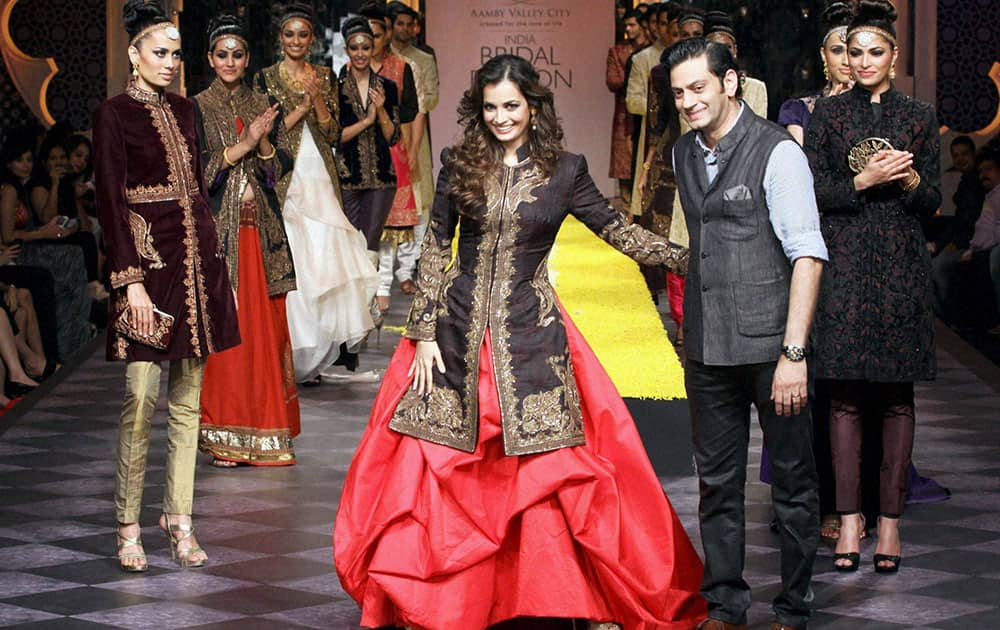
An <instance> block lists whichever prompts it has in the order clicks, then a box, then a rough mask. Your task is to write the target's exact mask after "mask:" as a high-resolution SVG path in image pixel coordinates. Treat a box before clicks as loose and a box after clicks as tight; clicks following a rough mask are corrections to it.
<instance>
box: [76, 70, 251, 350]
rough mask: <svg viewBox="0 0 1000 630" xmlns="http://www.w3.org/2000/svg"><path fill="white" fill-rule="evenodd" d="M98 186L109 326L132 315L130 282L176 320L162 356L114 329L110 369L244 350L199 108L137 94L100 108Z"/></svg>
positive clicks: (97, 115)
mask: <svg viewBox="0 0 1000 630" xmlns="http://www.w3.org/2000/svg"><path fill="white" fill-rule="evenodd" d="M94 180H95V184H96V188H97V211H98V218H99V219H100V222H101V227H102V229H103V231H104V244H105V249H106V250H107V254H108V267H109V270H110V272H111V286H112V289H113V293H112V296H111V299H110V300H109V302H108V304H109V311H110V316H111V317H112V318H116V317H117V316H118V315H119V314H120V313H121V312H122V311H123V310H124V309H125V308H127V307H128V299H127V297H126V292H125V287H126V285H128V284H131V283H133V282H142V283H143V285H145V287H146V291H147V292H148V293H149V297H150V299H151V300H152V301H153V304H155V305H156V306H157V308H159V309H160V310H161V311H164V312H166V313H169V314H170V315H173V316H174V328H173V336H172V339H171V342H170V345H169V347H167V349H166V350H163V351H160V350H156V349H155V348H152V347H150V346H147V345H144V344H139V343H136V342H133V341H130V340H128V339H126V338H125V337H123V336H121V335H118V334H117V333H115V331H114V326H113V325H109V326H108V360H109V361H114V360H122V359H124V360H126V361H169V360H175V359H185V358H192V357H204V356H207V355H208V354H210V353H212V352H219V351H221V350H225V349H226V348H230V347H232V346H235V345H237V344H239V342H240V334H239V326H238V324H237V319H236V305H235V304H234V302H233V294H232V289H231V287H230V284H229V277H228V273H227V272H226V263H225V261H224V260H223V258H222V256H221V254H220V252H219V241H218V237H217V236H216V232H215V220H214V219H213V218H212V212H211V209H210V207H209V204H208V201H207V195H206V194H205V184H204V182H203V180H202V167H201V150H200V149H199V146H198V132H197V129H196V127H195V109H194V105H193V103H192V102H191V101H189V100H188V99H186V98H184V97H182V96H178V95H176V94H171V93H163V94H160V93H153V92H146V91H145V90H141V89H139V88H137V87H135V86H134V85H133V86H130V87H129V89H128V91H127V92H126V93H125V94H121V95H119V96H115V97H113V98H110V99H108V100H106V101H104V103H102V104H101V105H100V107H98V108H97V111H96V112H95V113H94ZM112 321H114V319H112Z"/></svg>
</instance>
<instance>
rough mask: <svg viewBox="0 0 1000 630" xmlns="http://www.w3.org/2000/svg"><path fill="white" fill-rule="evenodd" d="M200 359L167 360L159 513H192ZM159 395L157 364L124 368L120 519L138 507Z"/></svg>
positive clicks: (134, 515) (128, 519) (130, 519)
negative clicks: (163, 477)
mask: <svg viewBox="0 0 1000 630" xmlns="http://www.w3.org/2000/svg"><path fill="white" fill-rule="evenodd" d="M204 367H205V360H204V359H181V360H179V361H171V362H170V375H169V381H168V385H167V409H168V412H169V417H168V419H167V482H166V488H165V489H164V491H163V511H164V512H166V513H167V514H191V508H192V503H193V501H194V466H195V459H196V456H197V453H198V423H199V420H200V417H201V376H202V372H203V370H204ZM159 395H160V364H159V363H153V362H150V361H132V362H131V363H129V364H128V366H127V367H126V369H125V400H124V401H123V402H122V414H121V421H120V423H119V426H118V474H117V479H116V484H115V516H116V517H117V518H118V522H119V523H135V522H138V520H139V511H140V510H141V509H142V487H143V484H144V483H145V479H146V455H147V453H148V452H149V431H150V426H151V421H152V419H153V413H154V412H155V411H156V399H157V398H159Z"/></svg>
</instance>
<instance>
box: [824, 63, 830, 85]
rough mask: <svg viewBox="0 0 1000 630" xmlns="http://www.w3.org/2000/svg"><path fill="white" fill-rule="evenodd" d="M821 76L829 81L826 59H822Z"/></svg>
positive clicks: (828, 67) (828, 68)
mask: <svg viewBox="0 0 1000 630" xmlns="http://www.w3.org/2000/svg"><path fill="white" fill-rule="evenodd" d="M823 76H824V77H825V78H826V80H827V82H829V81H830V66H828V65H827V63H826V59H824V60H823Z"/></svg>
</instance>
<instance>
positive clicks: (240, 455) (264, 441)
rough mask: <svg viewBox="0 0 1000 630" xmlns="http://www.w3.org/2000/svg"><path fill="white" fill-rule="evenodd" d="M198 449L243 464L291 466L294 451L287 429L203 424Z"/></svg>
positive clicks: (293, 459)
mask: <svg viewBox="0 0 1000 630" xmlns="http://www.w3.org/2000/svg"><path fill="white" fill-rule="evenodd" d="M198 449H199V450H201V451H202V452H203V453H208V454H210V455H215V456H220V457H222V458H224V459H229V460H233V461H241V462H248V463H249V462H261V463H267V462H271V463H291V462H294V461H295V449H294V448H293V447H292V436H291V433H289V431H288V429H268V430H259V429H249V428H243V427H240V428H239V429H234V428H232V427H225V426H218V425H210V424H209V425H207V424H202V425H201V429H200V431H199V436H198Z"/></svg>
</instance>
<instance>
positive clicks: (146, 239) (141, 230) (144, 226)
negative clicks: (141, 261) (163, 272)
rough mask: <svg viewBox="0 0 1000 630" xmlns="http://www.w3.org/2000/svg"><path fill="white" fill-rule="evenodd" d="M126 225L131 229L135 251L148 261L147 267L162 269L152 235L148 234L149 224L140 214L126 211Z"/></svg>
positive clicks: (162, 264) (162, 265)
mask: <svg viewBox="0 0 1000 630" xmlns="http://www.w3.org/2000/svg"><path fill="white" fill-rule="evenodd" d="M128 225H129V227H130V228H131V229H132V240H133V241H135V251H136V253H137V254H139V257H140V258H145V259H146V260H148V261H149V266H150V267H151V268H153V269H163V268H164V267H166V264H165V263H164V262H163V259H162V258H160V253H159V252H157V251H156V248H155V247H153V235H152V234H151V233H150V230H149V224H148V223H146V219H144V218H143V217H142V215H141V214H139V213H137V212H133V211H132V210H129V211H128Z"/></svg>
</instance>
